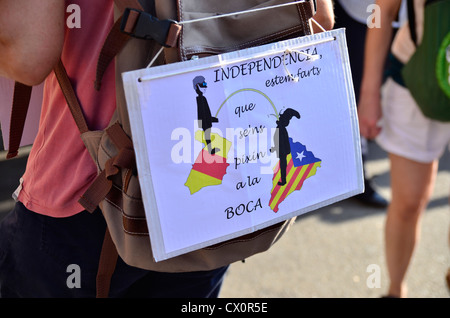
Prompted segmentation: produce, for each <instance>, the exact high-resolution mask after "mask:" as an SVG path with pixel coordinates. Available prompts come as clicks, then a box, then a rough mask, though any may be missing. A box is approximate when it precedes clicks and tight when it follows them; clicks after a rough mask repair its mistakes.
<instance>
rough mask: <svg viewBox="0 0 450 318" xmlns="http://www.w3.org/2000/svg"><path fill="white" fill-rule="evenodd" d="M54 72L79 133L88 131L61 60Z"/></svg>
mask: <svg viewBox="0 0 450 318" xmlns="http://www.w3.org/2000/svg"><path fill="white" fill-rule="evenodd" d="M54 73H55V76H56V79H57V80H58V83H59V86H60V87H61V90H62V92H63V94H64V97H65V99H66V102H67V105H68V106H69V109H70V112H71V113H72V116H73V119H74V120H75V123H76V124H77V127H78V130H79V131H80V133H81V134H82V133H85V132H87V131H89V129H88V126H87V124H86V120H85V118H84V114H83V111H82V109H81V106H80V103H79V102H78V98H77V96H76V94H75V91H74V90H73V87H72V83H71V82H70V79H69V76H68V75H67V72H66V69H65V67H64V65H63V63H62V61H61V60H59V62H58V64H57V65H56V67H55V69H54Z"/></svg>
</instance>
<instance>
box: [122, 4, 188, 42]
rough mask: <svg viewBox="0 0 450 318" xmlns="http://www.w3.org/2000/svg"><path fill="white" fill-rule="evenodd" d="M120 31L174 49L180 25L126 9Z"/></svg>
mask: <svg viewBox="0 0 450 318" xmlns="http://www.w3.org/2000/svg"><path fill="white" fill-rule="evenodd" d="M120 30H121V31H122V32H124V33H126V34H128V35H130V36H132V37H135V38H138V39H145V40H152V39H153V40H155V41H156V42H158V43H159V44H161V45H162V46H165V47H174V46H176V44H177V41H178V36H179V34H180V31H181V25H179V24H178V23H177V22H176V21H174V20H159V19H158V18H156V17H154V16H152V15H151V14H149V13H147V12H144V11H140V10H136V9H132V8H127V9H125V11H124V13H123V18H122V22H121V25H120Z"/></svg>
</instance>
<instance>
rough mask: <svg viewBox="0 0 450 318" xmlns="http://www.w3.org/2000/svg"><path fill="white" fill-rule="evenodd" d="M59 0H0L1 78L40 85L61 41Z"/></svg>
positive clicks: (61, 25)
mask: <svg viewBox="0 0 450 318" xmlns="http://www.w3.org/2000/svg"><path fill="white" fill-rule="evenodd" d="M64 6H65V1H62V0H0V75H1V76H4V77H7V78H11V79H13V80H16V81H19V82H22V83H24V84H27V85H36V84H39V83H41V82H42V81H43V80H44V79H45V78H46V77H47V75H48V74H49V73H50V72H51V71H52V69H53V67H54V65H55V64H56V62H57V61H58V59H59V57H60V55H61V51H62V46H63V42H64Z"/></svg>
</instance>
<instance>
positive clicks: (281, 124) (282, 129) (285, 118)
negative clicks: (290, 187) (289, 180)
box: [270, 108, 300, 186]
mask: <svg viewBox="0 0 450 318" xmlns="http://www.w3.org/2000/svg"><path fill="white" fill-rule="evenodd" d="M294 116H295V117H297V118H299V119H300V114H299V113H298V111H296V110H295V109H292V108H288V109H286V110H285V111H284V112H283V114H281V115H280V118H279V120H277V121H276V123H277V129H276V131H275V134H274V136H273V143H274V145H275V147H272V148H270V152H274V151H275V152H276V153H277V157H278V158H279V159H280V174H281V181H280V182H278V185H280V186H284V185H285V184H286V168H287V158H286V157H287V155H288V154H290V153H291V145H290V143H289V134H288V131H287V129H286V127H287V126H288V125H289V122H290V120H291V119H292V117H294Z"/></svg>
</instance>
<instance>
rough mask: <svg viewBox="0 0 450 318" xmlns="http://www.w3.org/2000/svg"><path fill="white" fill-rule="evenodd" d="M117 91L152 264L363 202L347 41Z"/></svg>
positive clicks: (146, 74) (319, 40)
mask: <svg viewBox="0 0 450 318" xmlns="http://www.w3.org/2000/svg"><path fill="white" fill-rule="evenodd" d="M123 80H124V85H125V92H126V98H127V104H128V108H129V115H130V121H131V127H132V135H133V142H134V147H135V150H136V156H137V165H138V171H139V180H140V184H141V188H142V194H143V197H144V205H145V209H146V216H147V220H148V227H149V231H150V239H151V242H152V247H153V253H154V257H155V260H156V261H160V260H164V259H167V258H171V257H174V256H177V255H180V254H183V253H186V252H189V251H192V250H196V249H199V248H202V247H206V246H209V245H212V244H216V243H219V242H222V241H225V240H228V239H231V238H235V237H238V236H240V235H244V234H248V233H250V232H253V231H255V230H259V229H261V228H264V227H267V226H270V225H273V224H275V223H278V222H280V221H283V220H287V219H289V218H292V217H294V216H297V215H300V214H303V213H305V212H308V211H312V210H315V209H317V208H319V207H322V206H325V205H328V204H331V203H334V202H336V201H339V200H342V199H345V198H348V197H350V196H353V195H356V194H358V193H361V192H362V191H363V187H364V186H363V176H362V162H361V150H360V139H359V130H358V122H357V112H356V105H355V97H354V92H353V85H352V81H351V74H350V65H349V60H348V54H347V46H346V42H345V31H344V29H340V30H332V31H329V32H324V33H320V34H316V35H311V36H306V37H301V38H296V39H292V40H287V41H282V42H278V43H274V44H269V45H264V46H260V47H256V48H250V49H246V50H241V51H236V52H232V53H228V54H223V55H219V56H213V57H207V58H201V59H197V60H192V61H187V62H180V63H175V64H169V65H164V66H158V67H153V68H148V69H142V70H138V71H133V72H128V73H124V74H123ZM199 119H202V120H201V123H199ZM209 127H211V128H209ZM208 131H209V133H208ZM205 136H206V138H205ZM208 136H209V138H208ZM207 139H209V140H211V142H210V143H208V142H207V141H206V140H207ZM280 163H281V164H280ZM283 163H284V164H283ZM282 171H285V175H286V177H285V178H284V177H282ZM283 175H284V174H283Z"/></svg>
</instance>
